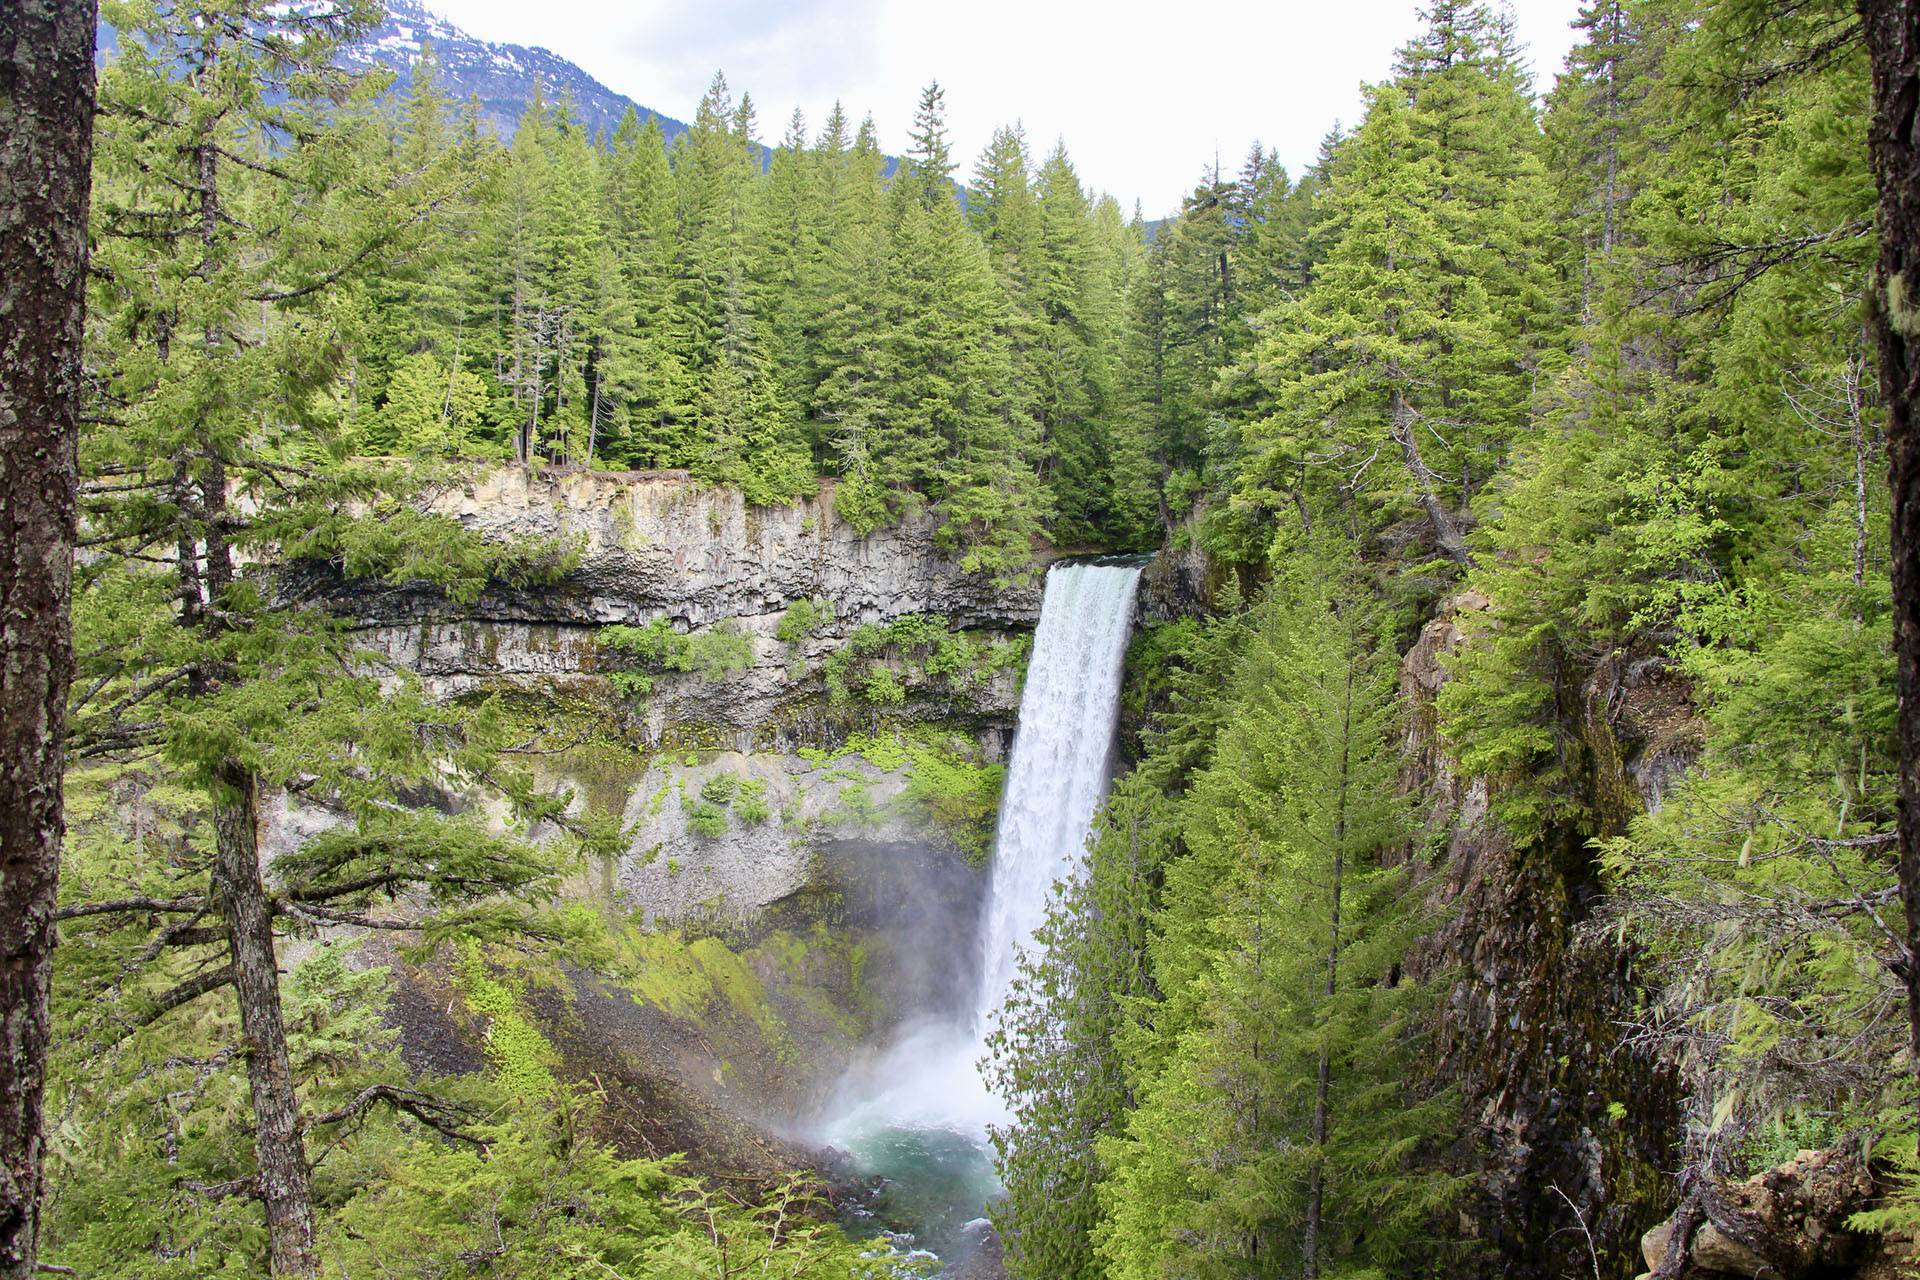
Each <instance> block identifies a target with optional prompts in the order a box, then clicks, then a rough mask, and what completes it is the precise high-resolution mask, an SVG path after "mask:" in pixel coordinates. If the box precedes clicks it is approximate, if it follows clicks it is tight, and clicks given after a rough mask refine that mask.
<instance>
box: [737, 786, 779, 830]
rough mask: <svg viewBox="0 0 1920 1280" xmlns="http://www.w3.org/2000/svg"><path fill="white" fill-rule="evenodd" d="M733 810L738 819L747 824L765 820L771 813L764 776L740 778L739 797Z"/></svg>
mask: <svg viewBox="0 0 1920 1280" xmlns="http://www.w3.org/2000/svg"><path fill="white" fill-rule="evenodd" d="M733 811H734V812H735V813H736V814H738V815H739V816H740V821H742V822H745V823H749V824H758V823H762V822H765V821H766V820H767V819H768V818H769V817H771V816H772V815H773V810H772V809H771V808H770V807H768V805H767V780H766V779H765V778H742V779H740V799H739V803H737V804H736V805H734V809H733Z"/></svg>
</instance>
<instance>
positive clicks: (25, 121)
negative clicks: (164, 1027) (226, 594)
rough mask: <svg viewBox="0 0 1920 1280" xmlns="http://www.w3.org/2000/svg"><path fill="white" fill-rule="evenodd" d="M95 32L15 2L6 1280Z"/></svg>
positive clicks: (30, 1208)
mask: <svg viewBox="0 0 1920 1280" xmlns="http://www.w3.org/2000/svg"><path fill="white" fill-rule="evenodd" d="M94 22H95V10H94V4H93V0H0V1280H27V1277H30V1276H32V1275H34V1274H35V1271H36V1268H37V1262H36V1249H35V1245H36V1234H37V1230H38V1226H39V1199H40V1166H41V1151H42V1145H43V1139H42V1132H41V1120H40V1106H41V1098H42V1095H43V1092H44V1090H45V1078H46V1059H47V1034H48V1033H47V993H48V985H49V981H50V979H51V975H52V952H53V941H54V930H53V907H54V891H55V888H56V885H57V883H58V873H59V857H60V838H61V834H62V830H63V826H62V816H61V793H60V774H61V769H62V767H63V765H64V763H65V753H64V751H63V750H62V743H61V740H62V738H63V736H64V735H65V733H66V705H67V686H68V684H69V683H70V682H71V680H72V676H73V648H72V641H71V638H70V635H69V631H68V621H67V619H68V612H67V606H68V593H69V590H70V587H71V583H72V573H73V539H74V511H75V490H76V487H77V483H78V481H77V467H76V463H75V436H76V432H77V425H78V422H79V413H80V397H81V374H80V340H81V333H82V330H83V329H84V324H85V317H86V264H87V196H88V190H89V184H90V181H91V171H92V164H93V96H94V89H93V41H94Z"/></svg>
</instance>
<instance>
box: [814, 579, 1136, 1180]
mask: <svg viewBox="0 0 1920 1280" xmlns="http://www.w3.org/2000/svg"><path fill="white" fill-rule="evenodd" d="M1139 577H1140V570H1139V568H1138V567H1136V566H1132V565H1125V566H1115V565H1092V564H1077V565H1059V566H1056V567H1055V568H1054V569H1052V570H1051V571H1050V572H1049V573H1048V574H1047V582H1046V591H1045V593H1044V595H1043V597H1042V600H1041V605H1040V625H1039V628H1038V629H1037V631H1036V632H1035V634H1034V640H1033V656H1032V658H1031V659H1030V660H1029V662H1028V664H1027V677H1026V687H1025V690H1024V691H1023V693H1022V695H1021V699H1020V722H1019V726H1018V729H1017V730H1016V732H1015V734H1014V739H1013V755H1012V760H1011V761H1010V763H1009V766H1008V770H1007V788H1006V794H1005V795H1004V797H1003V798H1002V799H1001V802H1000V822H999V831H998V836H997V838H996V842H995V852H994V860H993V887H992V890H991V892H990V893H989V895H988V899H987V903H986V908H985V910H984V911H983V912H982V913H981V921H980V941H979V974H980V985H979V990H978V994H977V996H976V998H975V1000H974V1005H973V1009H972V1012H971V1014H970V1015H968V1016H967V1017H966V1018H965V1020H964V1022H950V1021H943V1022H938V1023H931V1024H929V1023H921V1024H919V1025H918V1026H916V1027H913V1028H911V1029H909V1030H908V1031H907V1032H906V1034H904V1035H903V1036H901V1038H900V1039H899V1040H898V1041H896V1042H895V1043H894V1045H893V1046H892V1047H891V1048H890V1049H889V1050H888V1052H887V1053H886V1054H885V1056H884V1057H883V1058H882V1059H881V1061H880V1062H879V1063H878V1064H876V1066H875V1067H873V1068H871V1069H869V1070H867V1071H863V1072H861V1073H859V1074H860V1076H861V1077H863V1079H862V1081H861V1082H860V1083H859V1084H853V1085H852V1087H853V1090H854V1092H855V1093H856V1094H857V1095H858V1096H857V1099H855V1100H851V1105H849V1106H848V1107H847V1108H846V1110H844V1111H843V1112H842V1113H841V1115H840V1117H839V1119H838V1120H836V1121H835V1122H834V1123H832V1124H831V1125H829V1126H828V1133H827V1135H826V1136H827V1137H828V1138H829V1140H830V1141H832V1142H833V1143H834V1144H835V1145H837V1146H843V1147H846V1148H848V1149H850V1150H855V1151H856V1152H857V1151H858V1150H860V1149H861V1148H863V1147H867V1146H870V1145H871V1144H872V1143H874V1142H875V1141H877V1140H879V1138H880V1136H881V1135H886V1134H898V1133H900V1132H902V1131H928V1130H940V1131H944V1132H947V1133H950V1134H954V1135H958V1136H961V1137H964V1138H966V1139H968V1140H970V1141H972V1142H974V1143H980V1142H983V1141H984V1139H985V1136H986V1131H987V1126H988V1125H990V1124H996V1123H1001V1122H1004V1121H1005V1120H1006V1118H1007V1111H1006V1107H1005V1104H1004V1103H1002V1102H1001V1101H1000V1100H999V1099H997V1098H995V1097H994V1096H993V1095H992V1094H991V1093H990V1092H989V1091H988V1089H987V1086H986V1082H985V1081H983V1080H982V1079H981V1078H980V1073H979V1070H978V1069H977V1068H976V1066H975V1063H977V1062H978V1061H979V1060H980V1058H981V1057H982V1056H984V1054H985V1052H986V1043H985V1042H986V1033H987V1031H988V1029H989V1028H990V1026H991V1018H992V1015H993V1013H994V1012H995V1011H996V1010H997V1009H998V1008H999V1007H1000V1004H1001V1002H1002V1001H1004V1000H1005V999H1006V996H1007V991H1008V988H1009V987H1010V986H1011V984H1012V982H1013V978H1014V974H1015V971H1016V966H1017V962H1018V949H1019V948H1020V947H1023V946H1026V945H1028V944H1029V943H1030V941H1031V940H1032V937H1033V932H1034V930H1035V929H1037V928H1039V927H1040V925H1041V924H1042V923H1043V922H1044V921H1045V919H1046V910H1047V895H1048V893H1049V891H1050V890H1051V889H1052V888H1053V883H1054V881H1056V880H1058V879H1060V878H1061V877H1063V876H1065V875H1067V874H1068V873H1069V872H1070V871H1071V870H1072V868H1073V865H1074V861H1075V859H1076V858H1077V857H1078V856H1079V854H1080V851H1081V850H1082V848H1083V847H1084V846H1085V844H1086V839H1087V833H1088V830H1089V829H1090V827H1091V825H1092V822H1093V814H1094V810H1095V809H1096V808H1098V807H1099V804H1100V800H1101V797H1102V796H1103V795H1104V794H1105V792H1106V788H1107V783H1108V780H1109V776H1110V773H1111V763H1110V758H1109V757H1110V755H1111V752H1112V748H1113V735H1114V728H1115V725H1116V724H1117V722H1118V720H1119V714H1120V679H1121V665H1122V661H1123V659H1124V658H1125V656H1126V648H1127V635H1128V630H1129V627H1130V625H1131V622H1132V618H1133V597H1134V589H1135V587H1136V586H1137V584H1138V581H1139ZM850 1083H851V1082H850Z"/></svg>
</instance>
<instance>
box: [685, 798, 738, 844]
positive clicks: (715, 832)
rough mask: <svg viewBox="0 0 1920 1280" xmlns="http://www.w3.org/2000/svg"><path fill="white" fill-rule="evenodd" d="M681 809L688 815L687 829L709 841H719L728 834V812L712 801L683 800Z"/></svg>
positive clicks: (722, 806)
mask: <svg viewBox="0 0 1920 1280" xmlns="http://www.w3.org/2000/svg"><path fill="white" fill-rule="evenodd" d="M680 807H681V808H682V809H684V810H685V811H686V814H687V829H688V830H689V831H692V832H693V833H694V834H695V835H699V836H703V837H705V838H706V839H708V840H717V839H719V838H720V837H721V836H723V835H725V834H726V832H727V810H726V807H725V806H724V805H720V804H717V803H715V802H714V801H712V800H690V799H683V800H681V802H680Z"/></svg>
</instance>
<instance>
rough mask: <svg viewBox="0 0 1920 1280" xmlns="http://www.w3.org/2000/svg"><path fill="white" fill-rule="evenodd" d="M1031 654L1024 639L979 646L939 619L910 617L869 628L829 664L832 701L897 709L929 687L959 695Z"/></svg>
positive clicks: (858, 633)
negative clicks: (930, 684)
mask: <svg viewBox="0 0 1920 1280" xmlns="http://www.w3.org/2000/svg"><path fill="white" fill-rule="evenodd" d="M1031 648H1032V644H1031V641H1030V640H1028V639H1026V638H1025V637H1022V638H1021V639H1018V640H976V639H974V638H973V637H972V636H969V635H968V634H967V633H966V632H964V631H955V630H953V629H952V627H951V625H950V624H949V623H948V621H947V619H945V618H943V617H940V616H938V615H936V614H925V613H919V614H908V615H907V616H906V617H903V618H896V619H894V620H893V621H892V622H890V623H887V624H886V625H884V626H883V625H881V624H879V623H868V624H867V625H866V626H863V627H861V628H859V629H858V630H856V631H855V632H854V633H853V634H852V635H850V636H848V637H847V641H846V643H845V644H843V645H841V646H840V648H838V649H836V650H834V652H833V653H832V654H831V655H830V656H829V657H828V658H827V661H826V667H825V676H826V682H827V698H828V701H830V702H833V703H842V702H845V701H847V699H848V698H850V697H852V696H854V695H855V694H856V693H857V694H858V695H859V697H860V698H861V700H862V701H865V702H869V703H873V704H875V705H878V706H898V705H900V704H901V703H903V702H905V701H906V698H907V693H908V692H909V691H910V690H911V689H912V688H913V687H914V686H916V685H919V684H921V683H924V682H934V683H937V684H938V685H939V686H940V687H942V688H943V689H945V690H946V691H948V692H951V693H960V692H964V691H966V690H968V689H971V688H974V687H976V686H977V685H979V684H980V683H981V682H982V681H983V680H986V679H989V678H991V677H992V676H993V675H995V674H996V673H998V672H1000V671H1004V670H1006V669H1008V668H1009V667H1012V666H1016V665H1022V664H1024V663H1025V661H1026V658H1027V654H1028V653H1029V652H1030V651H1031Z"/></svg>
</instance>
